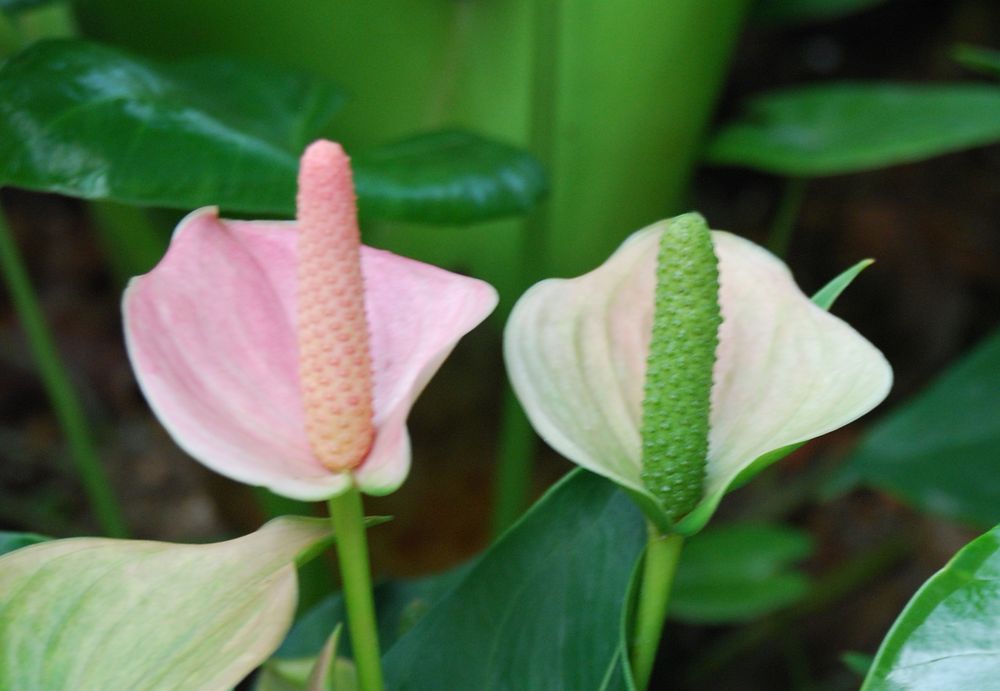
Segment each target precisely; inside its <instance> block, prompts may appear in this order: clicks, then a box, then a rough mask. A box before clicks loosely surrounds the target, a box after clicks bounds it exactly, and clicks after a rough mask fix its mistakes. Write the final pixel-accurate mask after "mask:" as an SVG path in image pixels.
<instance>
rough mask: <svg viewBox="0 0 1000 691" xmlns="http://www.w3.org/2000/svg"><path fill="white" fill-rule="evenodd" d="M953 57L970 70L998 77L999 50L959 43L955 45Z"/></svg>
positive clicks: (999, 73) (999, 68)
mask: <svg viewBox="0 0 1000 691" xmlns="http://www.w3.org/2000/svg"><path fill="white" fill-rule="evenodd" d="M954 57H955V60H957V61H958V62H959V63H961V64H962V65H963V66H965V67H967V68H969V69H970V70H975V71H976V72H981V73H983V74H986V75H989V76H990V77H998V78H1000V50H993V49H991V48H982V47H980V46H967V45H960V46H956V47H955V52H954Z"/></svg>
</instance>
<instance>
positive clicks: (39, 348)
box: [0, 214, 128, 537]
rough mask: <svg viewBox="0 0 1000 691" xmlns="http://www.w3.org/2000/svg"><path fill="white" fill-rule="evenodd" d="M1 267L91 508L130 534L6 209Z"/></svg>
mask: <svg viewBox="0 0 1000 691" xmlns="http://www.w3.org/2000/svg"><path fill="white" fill-rule="evenodd" d="M0 271H2V273H3V278H4V281H5V282H6V284H7V289H8V290H9V291H10V295H11V299H12V300H13V302H14V308H15V310H16V311H17V315H18V317H19V318H20V320H21V324H22V325H23V327H24V331H25V334H26V335H27V337H28V345H29V347H30V348H31V351H32V354H33V355H34V358H35V363H36V365H37V366H38V373H39V375H40V376H41V378H42V383H43V385H44V386H45V390H46V393H47V394H48V396H49V400H50V401H51V403H52V407H53V409H54V410H55V414H56V418H57V419H58V421H59V426H60V427H61V428H62V431H63V434H64V435H65V436H66V442H67V444H68V445H69V450H70V456H71V457H72V459H73V462H74V464H75V466H76V471H77V473H78V474H79V476H80V480H81V481H82V482H83V489H84V492H85V493H86V495H87V499H88V501H89V502H90V506H91V509H92V510H93V511H94V514H95V515H96V516H97V520H98V522H99V523H100V525H101V528H102V529H103V531H104V533H105V534H107V535H109V536H111V537H127V535H128V529H127V528H126V525H125V519H124V517H123V515H122V511H121V507H120V506H119V505H118V501H117V500H116V499H115V496H114V494H113V493H112V491H111V484H110V482H108V477H107V474H106V473H105V471H104V467H103V466H102V465H101V460H100V457H99V456H98V454H97V449H96V446H95V444H94V441H93V439H92V438H91V436H90V431H89V429H88V427H87V420H86V417H85V416H84V414H83V406H82V405H81V404H80V399H79V398H78V397H77V395H76V393H75V392H74V391H73V385H72V384H71V383H70V378H69V373H68V372H67V371H66V368H65V367H64V366H63V363H62V360H60V358H59V353H58V351H57V350H56V347H55V343H54V342H53V340H52V334H51V333H50V332H49V329H48V327H47V326H46V324H45V319H44V318H43V317H42V309H41V306H40V305H39V304H38V299H37V298H36V297H35V293H34V291H33V290H32V288H31V282H30V281H29V280H28V272H27V270H26V269H25V267H24V261H23V260H22V259H21V255H20V252H18V249H17V245H16V244H15V243H14V238H13V236H12V235H11V232H10V229H9V228H8V227H7V223H6V220H5V218H4V217H3V214H0Z"/></svg>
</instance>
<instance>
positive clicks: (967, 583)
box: [861, 527, 1000, 691]
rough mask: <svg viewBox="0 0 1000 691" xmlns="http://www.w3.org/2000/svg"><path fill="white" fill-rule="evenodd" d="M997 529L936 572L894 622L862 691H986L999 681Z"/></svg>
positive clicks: (999, 533) (999, 553)
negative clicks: (953, 690) (960, 690)
mask: <svg viewBox="0 0 1000 691" xmlns="http://www.w3.org/2000/svg"><path fill="white" fill-rule="evenodd" d="M997 621H1000V527H997V528H994V529H993V530H991V531H990V532H988V533H986V534H985V535H983V536H981V537H979V538H977V539H976V540H974V541H972V542H971V543H969V544H968V545H966V546H965V547H964V548H962V550H960V551H959V552H958V554H956V555H955V557H954V558H953V559H952V560H951V561H950V562H949V563H948V564H947V565H946V566H945V567H944V568H943V569H941V571H938V572H937V573H936V574H935V575H934V576H933V577H931V579H930V580H929V581H927V582H926V583H925V584H924V585H923V587H922V588H921V589H920V590H919V591H918V592H917V594H916V595H915V596H914V597H913V599H912V600H910V602H909V604H908V605H907V606H906V608H905V609H904V610H903V613H902V614H900V615H899V618H898V619H897V620H896V623H895V624H893V626H892V629H891V630H890V631H889V634H888V635H887V636H886V638H885V640H884V641H883V642H882V647H881V648H880V649H879V652H878V654H877V655H876V656H875V662H874V663H873V665H872V668H871V670H870V672H869V673H868V677H867V678H866V679H865V683H864V685H863V686H862V687H861V688H862V691H900V690H902V689H906V690H907V691H932V690H934V691H938V690H943V689H992V688H996V683H997V679H998V678H1000V627H998V626H997Z"/></svg>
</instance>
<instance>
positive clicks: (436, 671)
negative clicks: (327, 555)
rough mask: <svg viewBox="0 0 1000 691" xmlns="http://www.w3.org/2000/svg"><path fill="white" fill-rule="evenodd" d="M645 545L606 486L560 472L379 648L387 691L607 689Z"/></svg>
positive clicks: (625, 505) (638, 521)
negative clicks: (463, 572) (412, 621)
mask: <svg viewBox="0 0 1000 691" xmlns="http://www.w3.org/2000/svg"><path fill="white" fill-rule="evenodd" d="M644 538H645V530H644V524H643V519H642V516H641V514H640V513H639V511H638V510H637V509H636V508H635V506H634V505H633V504H632V503H631V502H630V501H629V499H628V498H627V497H626V496H625V495H624V494H623V493H621V492H620V491H618V490H617V489H616V488H615V486H614V485H613V484H612V483H610V482H608V481H606V480H604V479H601V478H598V477H597V476H594V475H592V474H590V473H587V472H585V471H582V470H577V471H574V472H572V473H570V474H569V475H568V476H567V478H566V479H564V480H563V481H562V482H560V483H559V484H557V485H556V486H555V487H554V488H553V489H551V490H550V491H549V492H548V493H547V494H546V495H545V496H544V497H543V498H542V499H541V500H540V501H539V502H538V503H537V504H536V505H535V506H534V507H533V508H532V509H531V510H530V511H529V512H528V513H527V514H526V515H525V516H524V518H522V519H521V521H519V522H518V523H517V524H516V525H515V526H514V527H513V528H511V530H509V531H508V532H507V533H505V534H504V536H503V537H501V538H500V540H499V541H498V542H496V543H495V544H494V545H493V547H491V548H490V549H489V550H488V551H487V552H486V553H485V554H484V555H483V556H482V557H481V558H480V559H479V560H478V561H477V562H476V564H475V565H473V566H472V568H471V570H470V571H469V573H468V575H467V576H466V577H465V578H464V580H462V582H461V583H459V584H458V585H457V586H456V587H455V589H454V590H452V591H451V592H450V593H449V594H448V595H446V596H445V597H444V598H443V599H442V600H441V601H440V602H439V603H438V604H437V605H436V606H434V607H433V608H432V609H431V610H430V611H429V612H428V613H427V614H426V615H425V616H424V617H423V618H422V619H421V620H420V621H419V622H417V624H416V626H414V627H413V628H412V629H411V630H410V632H409V633H407V634H406V635H404V636H403V637H402V638H400V639H399V641H397V642H396V644H395V645H394V646H392V648H390V649H389V651H388V652H387V653H386V654H385V656H384V658H383V662H384V667H385V673H386V682H387V686H388V688H391V689H398V690H400V691H402V690H403V689H406V690H410V691H412V690H416V689H433V690H435V691H436V690H438V689H444V688H450V689H562V690H563V691H574V690H577V689H579V690H580V691H584V690H586V691H593V690H594V689H599V688H607V687H608V683H609V677H611V675H612V674H613V673H615V670H616V669H619V670H620V668H619V667H617V665H619V663H620V659H619V657H620V652H621V651H620V645H619V631H620V621H621V615H622V608H623V606H624V604H625V597H626V590H627V588H628V586H629V579H630V577H631V575H632V570H633V567H634V565H635V562H636V560H637V558H638V556H639V554H640V552H641V551H642V548H643V544H644V542H645V539H644Z"/></svg>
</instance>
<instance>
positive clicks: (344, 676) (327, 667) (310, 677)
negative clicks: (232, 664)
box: [254, 624, 358, 691]
mask: <svg viewBox="0 0 1000 691" xmlns="http://www.w3.org/2000/svg"><path fill="white" fill-rule="evenodd" d="M342 632H343V626H342V625H341V624H338V625H337V626H336V627H335V628H334V630H333V633H331V634H330V635H329V636H327V638H326V642H325V643H324V644H323V645H322V646H321V648H320V651H319V654H318V655H316V656H313V657H308V658H295V659H288V660H285V659H281V658H272V659H271V660H269V661H268V662H267V663H266V664H265V665H264V666H263V667H262V668H261V671H260V674H259V675H258V676H257V681H256V684H255V686H254V690H255V691H357V688H358V683H357V673H356V671H355V669H354V664H353V663H352V662H351V661H350V660H345V659H343V658H340V657H338V656H337V653H338V649H339V646H340V641H341V638H342Z"/></svg>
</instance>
